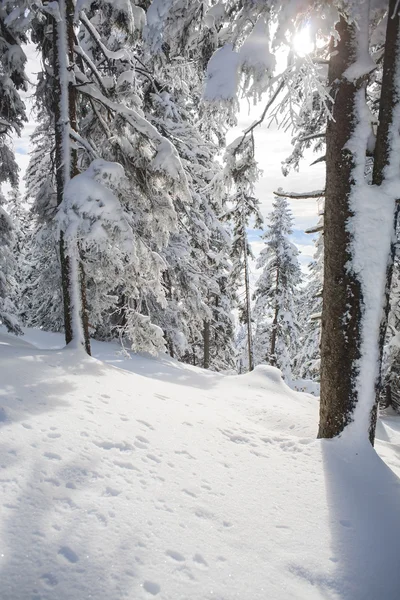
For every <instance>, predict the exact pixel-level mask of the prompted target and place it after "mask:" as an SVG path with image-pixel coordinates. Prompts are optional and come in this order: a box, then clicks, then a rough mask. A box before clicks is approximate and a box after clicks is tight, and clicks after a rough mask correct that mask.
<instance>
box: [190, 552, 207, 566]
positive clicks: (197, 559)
mask: <svg viewBox="0 0 400 600" xmlns="http://www.w3.org/2000/svg"><path fill="white" fill-rule="evenodd" d="M193 562H195V563H196V565H197V566H198V567H200V569H207V568H208V563H207V561H206V560H205V558H203V556H202V555H201V554H199V553H197V554H195V555H194V556H193Z"/></svg>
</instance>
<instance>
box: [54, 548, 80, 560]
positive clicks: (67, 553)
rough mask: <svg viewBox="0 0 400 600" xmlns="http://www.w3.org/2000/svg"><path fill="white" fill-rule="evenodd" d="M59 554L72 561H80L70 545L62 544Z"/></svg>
mask: <svg viewBox="0 0 400 600" xmlns="http://www.w3.org/2000/svg"><path fill="white" fill-rule="evenodd" d="M58 554H59V555H60V556H62V557H63V558H65V560H67V561H68V562H70V563H77V562H78V561H79V556H78V555H77V554H76V552H74V551H73V550H72V549H71V548H70V547H69V546H61V548H60V549H59V551H58Z"/></svg>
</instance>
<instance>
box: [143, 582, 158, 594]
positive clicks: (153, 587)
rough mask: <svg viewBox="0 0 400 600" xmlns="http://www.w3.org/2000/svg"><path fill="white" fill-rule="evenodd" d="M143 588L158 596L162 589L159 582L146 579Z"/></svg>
mask: <svg viewBox="0 0 400 600" xmlns="http://www.w3.org/2000/svg"><path fill="white" fill-rule="evenodd" d="M143 588H144V589H145V590H146V592H148V593H149V594H151V595H152V596H157V594H159V593H160V591H161V588H160V586H159V585H158V583H155V582H154V581H144V582H143Z"/></svg>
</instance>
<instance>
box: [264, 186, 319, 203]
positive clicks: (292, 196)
mask: <svg viewBox="0 0 400 600" xmlns="http://www.w3.org/2000/svg"><path fill="white" fill-rule="evenodd" d="M274 194H275V196H278V197H279V198H290V199H291V200H300V199H303V198H322V197H323V196H325V190H314V191H312V192H285V191H284V190H283V189H282V188H279V189H278V190H277V191H276V192H274Z"/></svg>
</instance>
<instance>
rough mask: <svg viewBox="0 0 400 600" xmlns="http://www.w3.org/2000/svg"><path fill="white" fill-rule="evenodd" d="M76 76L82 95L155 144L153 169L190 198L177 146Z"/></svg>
mask: <svg viewBox="0 0 400 600" xmlns="http://www.w3.org/2000/svg"><path fill="white" fill-rule="evenodd" d="M75 76H76V80H77V81H78V82H79V84H80V85H79V91H80V93H82V94H85V95H87V96H88V97H89V98H92V99H93V100H96V101H98V102H100V103H101V104H102V105H103V106H105V107H106V108H108V109H109V110H111V111H112V112H114V113H117V114H118V115H119V116H120V117H121V118H122V119H124V121H125V122H126V123H127V124H128V125H130V126H131V127H133V129H135V130H136V131H137V132H138V133H141V134H142V135H143V136H145V137H146V138H147V139H149V140H150V141H151V142H153V144H154V146H155V149H156V155H155V157H154V159H153V163H152V166H153V168H154V169H155V170H158V171H163V172H164V173H166V174H167V175H169V176H170V177H171V178H172V179H174V180H175V181H178V182H179V183H180V184H181V186H182V188H183V191H184V192H185V194H186V195H187V197H188V198H190V191H189V186H188V182H187V178H186V174H185V171H184V168H183V165H182V162H181V159H180V157H179V154H178V152H177V150H176V148H175V146H174V145H173V144H172V143H171V142H170V141H169V140H168V139H167V138H165V137H164V136H162V135H161V134H160V133H159V132H158V130H157V129H156V128H155V127H154V125H152V124H151V123H150V122H149V121H148V120H147V119H145V118H144V117H142V116H141V115H140V114H139V113H138V112H137V111H135V110H134V109H132V108H128V107H127V106H124V105H122V104H119V103H118V102H114V101H112V100H110V99H109V98H107V97H106V96H105V95H104V94H102V93H101V91H100V90H99V89H97V88H96V86H94V85H93V84H91V83H90V82H89V81H88V80H87V78H86V76H85V75H83V74H82V73H81V72H80V71H79V70H75Z"/></svg>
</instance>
